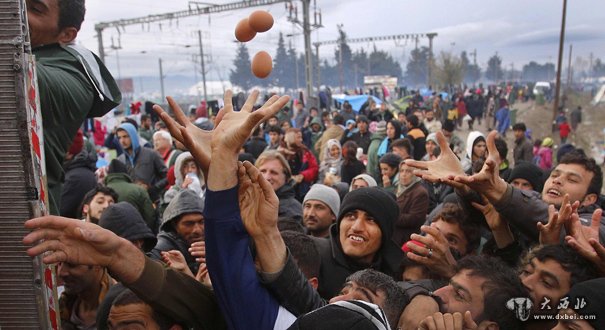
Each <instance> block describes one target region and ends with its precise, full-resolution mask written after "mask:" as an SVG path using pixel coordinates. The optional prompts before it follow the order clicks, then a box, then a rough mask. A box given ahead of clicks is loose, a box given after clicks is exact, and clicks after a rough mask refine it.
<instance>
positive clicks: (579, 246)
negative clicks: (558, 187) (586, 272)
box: [565, 209, 605, 276]
mask: <svg viewBox="0 0 605 330" xmlns="http://www.w3.org/2000/svg"><path fill="white" fill-rule="evenodd" d="M602 214H603V210H601V209H597V210H595V211H594V212H593V214H592V219H591V222H590V226H584V225H582V223H581V222H580V217H579V216H578V214H577V213H573V214H572V215H571V219H570V221H569V226H566V227H568V229H567V231H568V234H569V235H567V236H566V237H565V242H566V243H567V244H568V245H569V246H570V247H571V248H573V249H574V250H576V251H577V252H578V253H579V254H580V255H582V256H583V257H584V258H586V259H587V260H589V261H590V262H592V263H593V264H594V265H595V267H596V268H597V270H598V271H599V273H600V274H601V276H605V247H604V246H603V245H601V243H600V242H599V227H600V225H601V216H602Z"/></svg>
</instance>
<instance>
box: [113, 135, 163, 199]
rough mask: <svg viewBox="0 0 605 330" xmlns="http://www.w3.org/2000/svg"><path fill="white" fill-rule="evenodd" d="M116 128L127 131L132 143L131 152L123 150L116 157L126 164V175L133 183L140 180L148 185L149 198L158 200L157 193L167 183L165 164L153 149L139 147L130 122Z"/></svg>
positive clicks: (137, 138)
mask: <svg viewBox="0 0 605 330" xmlns="http://www.w3.org/2000/svg"><path fill="white" fill-rule="evenodd" d="M118 130H123V131H125V132H126V133H128V135H129V136H130V141H131V143H132V150H131V153H128V152H127V151H124V153H123V154H121V155H120V156H119V157H118V160H120V161H121V162H122V163H124V164H125V165H126V168H127V170H128V175H129V176H130V177H131V178H132V180H133V181H134V182H135V183H136V182H142V183H145V184H146V185H147V186H148V187H149V188H148V192H149V196H150V197H151V200H152V201H156V200H158V199H159V196H160V195H159V193H160V192H161V191H162V190H164V187H166V184H167V183H168V181H167V179H166V173H167V172H168V169H167V168H166V164H164V161H163V160H162V157H161V156H160V154H158V153H157V152H156V151H155V150H152V149H149V148H141V145H140V142H139V137H138V135H137V131H136V129H135V128H134V126H133V125H132V124H130V123H122V124H121V125H120V126H119V128H118Z"/></svg>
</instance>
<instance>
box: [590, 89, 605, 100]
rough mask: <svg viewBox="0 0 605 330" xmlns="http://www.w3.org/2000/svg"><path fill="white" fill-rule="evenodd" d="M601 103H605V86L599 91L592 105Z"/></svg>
mask: <svg viewBox="0 0 605 330" xmlns="http://www.w3.org/2000/svg"><path fill="white" fill-rule="evenodd" d="M599 103H605V85H601V88H599V91H598V92H597V94H596V95H595V96H594V98H593V99H592V105H597V104H599Z"/></svg>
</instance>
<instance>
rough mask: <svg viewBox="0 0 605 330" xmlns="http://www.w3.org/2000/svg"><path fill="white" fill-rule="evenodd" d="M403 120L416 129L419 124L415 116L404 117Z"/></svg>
mask: <svg viewBox="0 0 605 330" xmlns="http://www.w3.org/2000/svg"><path fill="white" fill-rule="evenodd" d="M405 120H407V122H408V123H410V125H412V127H418V125H419V124H420V120H419V119H418V117H416V115H408V116H407V117H405Z"/></svg>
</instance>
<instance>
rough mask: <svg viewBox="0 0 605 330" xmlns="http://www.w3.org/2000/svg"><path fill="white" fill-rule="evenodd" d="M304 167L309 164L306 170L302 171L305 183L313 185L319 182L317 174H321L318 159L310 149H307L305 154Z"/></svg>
mask: <svg viewBox="0 0 605 330" xmlns="http://www.w3.org/2000/svg"><path fill="white" fill-rule="evenodd" d="M302 162H303V167H305V166H304V164H307V166H306V169H305V170H303V171H301V172H300V174H302V176H303V177H304V178H305V179H304V180H305V182H307V183H311V184H312V183H313V182H315V180H317V173H319V165H317V159H316V158H315V156H314V155H313V153H312V152H311V151H310V150H309V149H305V151H304V153H303V161H302Z"/></svg>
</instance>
